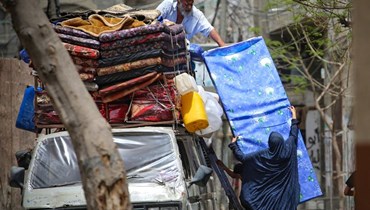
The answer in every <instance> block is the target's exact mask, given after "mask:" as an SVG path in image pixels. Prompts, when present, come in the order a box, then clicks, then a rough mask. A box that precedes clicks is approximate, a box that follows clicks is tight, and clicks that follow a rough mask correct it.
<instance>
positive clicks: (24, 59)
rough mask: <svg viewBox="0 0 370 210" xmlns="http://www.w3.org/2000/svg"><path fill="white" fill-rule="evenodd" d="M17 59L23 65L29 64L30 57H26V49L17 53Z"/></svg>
mask: <svg viewBox="0 0 370 210" xmlns="http://www.w3.org/2000/svg"><path fill="white" fill-rule="evenodd" d="M19 57H20V58H21V59H22V60H23V61H24V62H25V63H30V61H31V59H30V56H29V55H28V53H27V51H26V49H22V50H21V51H20V52H19Z"/></svg>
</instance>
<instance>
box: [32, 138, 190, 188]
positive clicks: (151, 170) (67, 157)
mask: <svg viewBox="0 0 370 210" xmlns="http://www.w3.org/2000/svg"><path fill="white" fill-rule="evenodd" d="M171 138H174V136H171V135H169V134H168V133H165V132H124V133H123V132H121V133H114V141H115V142H116V144H117V148H118V151H119V154H120V155H121V157H122V159H123V160H124V163H125V169H126V171H127V180H128V183H129V184H130V183H157V184H158V185H162V186H166V187H169V188H170V189H172V190H168V192H169V193H170V192H173V193H174V190H180V191H181V190H184V189H183V188H182V187H181V181H182V171H181V169H182V167H181V162H180V160H179V155H178V152H175V151H176V149H175V148H174V145H173V142H172V140H171ZM35 152H36V153H35V156H34V158H35V160H34V162H33V167H31V170H30V173H31V176H30V177H31V180H30V188H32V189H40V188H49V187H56V186H66V185H73V184H81V178H80V172H79V168H78V163H77V158H76V154H75V152H74V150H73V146H72V143H71V139H70V137H69V136H68V134H67V132H62V133H61V135H58V136H56V135H54V137H50V138H46V139H45V140H43V141H42V142H41V143H40V144H39V147H37V150H35Z"/></svg>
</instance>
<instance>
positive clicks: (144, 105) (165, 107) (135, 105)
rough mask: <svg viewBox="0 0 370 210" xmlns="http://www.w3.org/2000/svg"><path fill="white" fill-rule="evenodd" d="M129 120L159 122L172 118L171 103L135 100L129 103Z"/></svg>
mask: <svg viewBox="0 0 370 210" xmlns="http://www.w3.org/2000/svg"><path fill="white" fill-rule="evenodd" d="M131 106H132V107H131V120H133V121H149V122H160V121H169V120H173V115H172V109H171V107H172V106H171V104H170V103H168V102H166V103H161V104H159V103H157V102H155V101H150V100H135V101H133V102H132V105H131Z"/></svg>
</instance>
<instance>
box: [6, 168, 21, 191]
mask: <svg viewBox="0 0 370 210" xmlns="http://www.w3.org/2000/svg"><path fill="white" fill-rule="evenodd" d="M24 171H25V169H24V168H23V167H18V166H12V168H11V169H10V177H9V185H10V186H11V187H15V188H21V189H22V188H23V183H24Z"/></svg>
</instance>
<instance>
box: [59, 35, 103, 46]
mask: <svg viewBox="0 0 370 210" xmlns="http://www.w3.org/2000/svg"><path fill="white" fill-rule="evenodd" d="M58 37H59V38H60V39H61V40H62V41H63V42H64V43H69V44H74V45H78V46H83V47H87V48H92V49H97V50H98V49H99V48H100V42H99V41H98V40H95V39H91V38H85V37H77V36H74V35H70V34H59V33H58Z"/></svg>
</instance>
